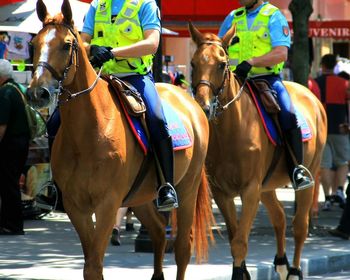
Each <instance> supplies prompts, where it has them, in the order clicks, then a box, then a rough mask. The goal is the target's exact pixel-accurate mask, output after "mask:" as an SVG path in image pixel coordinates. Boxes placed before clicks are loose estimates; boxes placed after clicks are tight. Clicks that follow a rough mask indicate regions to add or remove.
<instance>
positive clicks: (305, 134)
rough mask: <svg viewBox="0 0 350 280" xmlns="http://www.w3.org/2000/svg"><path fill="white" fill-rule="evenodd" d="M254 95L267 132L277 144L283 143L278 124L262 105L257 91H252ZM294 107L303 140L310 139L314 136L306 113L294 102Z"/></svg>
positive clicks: (270, 138) (272, 141) (274, 143)
mask: <svg viewBox="0 0 350 280" xmlns="http://www.w3.org/2000/svg"><path fill="white" fill-rule="evenodd" d="M251 92H252V91H251ZM252 97H253V100H254V103H255V105H256V107H257V109H258V112H259V115H260V118H261V120H262V123H263V126H264V129H265V132H266V134H267V136H268V138H269V140H270V141H271V143H272V144H273V145H275V146H276V145H281V143H282V139H281V136H280V135H279V133H278V130H277V126H276V124H275V123H274V121H273V119H272V117H271V115H270V114H268V113H267V112H266V110H265V107H264V106H263V105H262V102H261V100H260V98H259V97H258V96H257V94H256V93H255V92H254V93H252ZM294 109H295V115H296V117H297V124H298V127H300V129H301V134H302V139H303V142H306V141H309V140H310V139H311V138H312V133H311V129H310V126H309V124H308V123H307V121H306V119H305V117H304V115H303V114H302V113H301V112H300V111H299V109H298V108H297V107H296V106H295V104H294Z"/></svg>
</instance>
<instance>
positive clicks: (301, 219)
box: [287, 188, 313, 280]
mask: <svg viewBox="0 0 350 280" xmlns="http://www.w3.org/2000/svg"><path fill="white" fill-rule="evenodd" d="M312 198H313V188H308V189H305V190H300V191H297V192H295V200H296V204H297V209H296V213H295V216H294V218H293V222H292V224H293V234H294V243H295V246H294V258H293V265H292V268H291V270H290V271H289V273H288V277H287V279H288V280H293V279H302V273H301V268H300V259H301V252H302V250H303V247H304V242H305V240H306V237H307V232H308V227H309V213H310V209H311V206H312Z"/></svg>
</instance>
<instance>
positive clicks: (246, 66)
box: [234, 60, 252, 80]
mask: <svg viewBox="0 0 350 280" xmlns="http://www.w3.org/2000/svg"><path fill="white" fill-rule="evenodd" d="M250 69H252V65H251V64H250V63H249V62H247V61H246V60H243V61H242V62H241V63H240V64H238V65H237V67H236V69H235V71H234V73H235V74H236V75H237V76H238V77H239V78H241V79H243V80H245V79H246V78H247V76H248V73H249V71H250Z"/></svg>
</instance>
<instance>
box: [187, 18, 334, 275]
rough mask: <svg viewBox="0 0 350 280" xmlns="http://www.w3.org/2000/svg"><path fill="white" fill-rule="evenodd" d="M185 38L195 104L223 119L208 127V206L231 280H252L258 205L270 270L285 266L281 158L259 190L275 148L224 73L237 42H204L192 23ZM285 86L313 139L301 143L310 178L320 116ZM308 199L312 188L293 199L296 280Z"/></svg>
mask: <svg viewBox="0 0 350 280" xmlns="http://www.w3.org/2000/svg"><path fill="white" fill-rule="evenodd" d="M189 30H190V33H191V36H192V39H193V41H194V42H195V43H196V45H197V49H196V51H195V53H194V55H193V58H192V62H191V64H192V67H193V69H192V71H193V72H192V85H193V89H194V93H195V99H196V100H197V102H198V103H199V104H200V105H201V106H202V108H203V109H204V110H205V111H207V113H209V114H211V113H215V110H216V109H215V106H213V105H218V106H217V110H220V109H222V112H221V114H220V115H218V116H217V117H215V118H213V119H212V120H211V121H210V122H209V127H210V138H209V147H208V154H207V159H206V166H207V173H208V176H210V177H209V178H210V179H211V180H210V183H211V187H212V193H213V196H214V199H215V201H216V203H217V205H218V207H219V208H220V210H221V212H222V214H223V216H224V219H225V222H226V226H227V230H228V235H229V240H230V244H231V253H232V256H233V258H234V263H233V266H234V268H233V276H232V279H243V275H245V276H246V278H247V279H250V276H249V273H248V271H247V270H246V267H245V258H246V256H247V252H248V238H249V233H250V230H251V227H252V224H253V220H254V217H255V215H256V212H257V209H258V205H259V201H260V200H261V201H262V203H263V204H264V205H265V206H266V208H267V210H268V213H269V216H270V220H271V223H272V225H273V227H274V230H275V236H276V239H277V254H276V261H275V263H277V264H280V263H282V264H286V263H287V260H286V258H285V253H286V252H285V249H286V247H285V231H286V218H285V214H284V211H283V207H282V204H281V203H280V202H279V201H278V200H277V197H276V193H275V189H276V188H277V187H281V186H285V185H287V184H288V183H289V181H290V179H289V177H288V175H287V168H286V164H285V155H284V153H282V155H281V156H280V158H279V160H278V163H277V165H276V167H275V169H274V171H273V173H272V174H271V177H270V179H269V180H268V181H267V182H266V184H263V180H264V177H265V176H266V175H267V173H268V169H269V167H270V165H271V162H272V161H273V154H274V151H275V149H276V148H275V146H274V145H273V144H271V142H270V141H269V139H268V137H267V134H266V133H265V131H264V127H263V124H262V121H261V120H260V117H259V114H258V110H257V108H256V106H255V105H254V103H253V101H252V98H251V96H250V95H249V94H248V93H247V92H246V91H245V89H244V90H243V91H241V90H242V88H241V85H240V83H239V82H238V80H237V79H236V77H235V76H234V74H233V73H232V72H231V71H230V70H229V68H228V56H227V51H226V49H227V46H229V45H230V43H231V40H232V38H233V37H234V35H235V28H234V27H232V28H231V29H230V30H229V31H228V32H227V34H226V35H225V36H224V37H223V39H222V40H221V39H220V38H219V37H218V36H216V35H215V34H211V33H204V34H202V33H201V32H200V31H198V29H196V28H195V27H194V26H193V25H192V24H191V23H190V25H189ZM285 85H286V86H287V89H288V92H289V93H290V95H291V97H292V100H293V102H294V103H295V105H296V106H297V107H298V108H299V109H300V110H301V112H302V114H303V115H304V116H305V118H306V120H307V123H308V124H309V126H310V128H311V131H312V135H313V137H312V139H311V140H309V141H308V142H305V143H304V164H305V166H306V167H308V168H309V170H310V172H311V173H312V175H313V176H315V175H316V173H317V170H318V169H319V165H320V160H321V155H322V150H323V147H324V144H325V141H326V132H327V129H326V127H327V124H326V114H325V112H324V110H323V107H322V105H321V103H320V102H319V101H318V100H317V98H316V97H315V96H314V95H313V94H312V93H311V92H310V91H309V90H308V89H307V88H305V87H303V86H301V85H299V84H296V83H292V82H286V83H285ZM225 105H227V106H226V107H227V108H226V107H225ZM225 108H226V110H224V109H225ZM217 112H218V111H217ZM312 195H313V188H308V189H305V190H300V191H298V192H296V193H295V196H296V202H297V210H296V213H295V217H294V219H293V227H294V232H293V233H294V240H295V251H294V259H293V264H292V268H291V269H290V270H289V275H290V276H292V275H295V274H298V275H301V271H300V270H299V268H300V257H301V252H302V248H303V244H304V241H305V239H306V237H307V231H308V221H309V219H308V217H309V211H310V207H311V203H312ZM235 196H240V198H241V200H242V212H241V216H240V219H239V220H238V219H237V217H236V209H235V205H234V201H233V198H234V197H235ZM286 266H287V265H286ZM286 266H281V267H277V270H283V267H286ZM286 274H287V271H284V273H282V274H281V279H286V278H285V277H286ZM297 277H298V276H297ZM300 277H301V276H300ZM291 278H292V277H290V278H289V279H291Z"/></svg>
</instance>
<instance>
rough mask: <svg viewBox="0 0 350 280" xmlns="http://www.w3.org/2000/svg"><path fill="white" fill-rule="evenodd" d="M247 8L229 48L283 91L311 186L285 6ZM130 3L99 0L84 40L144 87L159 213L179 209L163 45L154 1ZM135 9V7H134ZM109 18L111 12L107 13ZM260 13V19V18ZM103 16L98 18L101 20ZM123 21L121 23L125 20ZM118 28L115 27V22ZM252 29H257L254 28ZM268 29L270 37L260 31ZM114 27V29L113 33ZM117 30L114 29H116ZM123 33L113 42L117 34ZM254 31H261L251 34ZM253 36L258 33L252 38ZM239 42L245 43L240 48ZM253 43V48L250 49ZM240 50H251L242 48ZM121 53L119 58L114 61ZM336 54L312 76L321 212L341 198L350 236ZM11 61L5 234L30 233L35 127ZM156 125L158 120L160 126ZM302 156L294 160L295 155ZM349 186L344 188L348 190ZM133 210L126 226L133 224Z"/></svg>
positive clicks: (6, 93) (236, 16) (2, 105)
mask: <svg viewBox="0 0 350 280" xmlns="http://www.w3.org/2000/svg"><path fill="white" fill-rule="evenodd" d="M239 2H240V3H241V5H242V8H240V9H238V10H234V11H232V12H231V13H230V14H229V15H228V16H227V17H226V19H225V20H224V22H223V24H222V25H221V27H220V30H219V34H218V35H219V36H220V37H223V36H224V35H225V34H226V32H227V31H228V30H229V29H230V28H231V26H232V24H237V36H238V37H240V39H239V40H238V42H239V45H238V44H237V45H235V44H234V45H231V46H229V49H228V53H229V58H230V62H231V70H232V71H234V72H235V73H236V75H237V76H239V77H240V78H241V79H246V78H247V77H249V76H253V75H256V74H258V75H264V77H265V78H266V80H268V81H269V83H270V84H271V86H272V87H273V88H274V89H275V90H276V92H277V99H278V103H279V105H280V106H281V107H282V111H281V115H280V122H281V125H282V130H283V133H284V134H285V139H286V141H287V142H288V143H289V145H290V146H291V150H290V153H291V154H290V155H289V157H288V159H287V160H288V161H287V164H288V167H289V175H290V178H291V181H292V182H293V187H294V189H295V190H296V191H298V190H300V189H304V188H308V187H311V186H312V185H313V183H312V179H311V178H309V176H308V174H309V173H308V171H307V169H306V167H305V166H303V156H302V155H303V149H302V145H301V143H302V142H301V131H300V128H299V127H298V124H297V119H296V116H295V114H294V110H293V106H292V103H291V100H290V97H289V95H288V92H287V90H286V88H285V87H284V86H283V83H282V80H281V75H280V73H281V70H282V69H283V64H284V62H285V61H286V60H287V57H288V49H289V48H290V44H291V37H290V31H289V27H288V23H287V21H286V19H285V17H284V16H283V14H282V13H281V12H280V10H279V9H278V8H277V7H275V6H273V5H271V4H269V3H268V2H264V1H262V0H256V1H253V0H240V1H239ZM124 5H126V4H124V1H118V0H113V1H112V4H111V6H110V7H108V9H110V11H108V12H107V13H106V11H105V10H104V8H105V7H102V6H101V1H99V0H94V1H92V3H91V6H90V9H89V11H88V13H87V15H86V17H85V22H84V26H83V29H82V33H81V36H82V39H83V41H84V43H85V45H86V49H87V51H88V53H89V54H90V56H91V57H92V58H93V59H92V61H93V62H94V66H96V67H101V66H102V65H103V69H104V71H105V72H106V73H108V74H112V75H116V76H118V77H119V78H121V79H123V80H125V81H128V82H130V83H131V84H133V85H134V86H135V87H136V88H137V89H138V91H139V92H140V93H141V95H142V97H143V99H144V101H145V104H146V107H147V109H148V113H147V115H146V120H147V123H148V124H149V128H150V133H151V138H152V140H153V142H154V149H155V154H156V156H157V158H158V160H159V162H160V165H159V167H160V168H159V170H158V172H160V173H162V175H163V177H164V179H165V182H162V184H160V186H159V187H158V188H157V192H158V200H157V206H158V207H159V209H160V211H170V210H171V209H173V208H176V207H178V203H179V202H178V201H177V196H176V191H175V188H174V181H173V150H172V142H171V137H170V135H169V131H168V127H167V123H166V119H165V117H164V113H163V109H162V106H161V103H160V98H159V96H158V93H157V90H156V88H155V85H154V80H153V76H152V72H151V68H152V58H153V54H154V53H155V51H156V50H157V48H158V46H159V40H160V28H161V25H160V17H159V9H158V7H157V5H156V2H155V1H154V0H145V1H143V2H142V4H141V5H140V6H128V7H126V6H124ZM127 8H128V9H132V11H131V12H132V14H133V20H132V28H131V29H132V31H133V34H132V36H130V34H129V33H130V32H129V31H130V30H129V29H128V30H122V29H121V28H120V26H119V25H118V24H115V22H116V21H117V20H119V17H117V15H120V16H121V17H123V16H125V18H128V16H127V15H124V13H126V12H127V11H128V9H127ZM128 12H130V11H128ZM106 17H110V18H106ZM256 18H259V19H260V20H259V21H255V19H256ZM96 19H98V20H96ZM122 22H123V21H121V23H122ZM111 26H112V27H111ZM253 30H254V31H253ZM260 30H263V33H264V34H267V35H266V36H260V35H259V34H260V33H259V32H260ZM107 31H108V32H107ZM111 31H112V32H111ZM115 32H121V33H123V32H124V33H125V34H124V33H123V34H124V35H125V36H124V37H120V38H121V39H118V40H117V41H116V40H115V38H114V37H115V36H114V33H115ZM247 32H250V33H252V32H255V33H256V35H257V36H255V37H254V36H246V34H247ZM254 38H255V39H254ZM238 46H239V47H238ZM252 46H254V48H253V49H252ZM240 48H242V49H243V50H246V51H245V52H242V51H240ZM116 58H118V59H116ZM336 64H337V57H336V56H335V55H333V54H326V55H324V56H323V57H322V59H321V63H320V67H321V69H322V72H321V75H320V76H318V77H315V78H314V79H312V78H311V77H310V80H309V88H310V89H311V90H312V91H313V92H314V93H315V95H316V96H317V97H318V98H319V99H320V101H321V102H322V103H323V105H324V107H325V109H326V112H327V117H328V135H327V143H326V147H325V150H324V153H323V158H322V164H321V172H320V180H321V184H322V187H323V191H324V193H325V203H324V205H323V208H322V209H323V210H325V211H329V210H331V207H332V205H333V204H335V203H338V204H339V206H340V207H342V208H343V209H344V212H343V215H342V218H341V220H340V224H339V226H338V227H337V228H336V229H333V230H331V231H330V233H331V234H332V235H335V236H339V237H341V238H346V239H349V238H350V225H349V224H350V219H349V216H350V212H349V211H350V204H349V203H350V198H349V195H347V197H345V191H344V187H345V185H346V182H347V175H348V173H349V160H350V144H349V121H350V120H349V101H348V100H349V98H350V93H349V74H347V73H346V72H344V73H343V72H342V73H339V74H338V75H336V74H335V73H334V69H335V66H336ZM167 75H168V76H169V79H170V82H171V83H173V84H176V85H178V86H181V87H184V88H186V87H187V82H186V80H185V77H184V75H183V74H182V73H175V74H172V73H167ZM13 78H14V77H13V70H12V65H11V64H10V63H9V62H8V61H7V60H5V59H1V60H0V86H1V87H0V182H1V187H0V198H1V213H0V234H24V230H23V217H22V214H21V195H20V190H19V185H18V184H19V179H20V176H21V172H22V170H23V167H24V165H25V161H26V157H27V155H28V147H29V128H28V123H27V121H26V117H25V112H24V104H23V100H22V99H21V96H20V93H19V92H18V85H17V84H16V81H15V80H14V79H13ZM59 123H60V120H59V111H58V110H56V111H55V113H54V114H53V115H52V117H51V119H50V121H49V123H48V124H49V126H48V134H49V140H50V146H51V145H52V141H53V140H54V137H55V134H56V132H57V130H58V127H59ZM152 123H157V124H159V125H158V126H156V128H155V126H154V125H152ZM291 159H296V162H295V161H293V160H291ZM349 192H350V190H348V189H347V190H346V193H347V194H348V193H349ZM127 211H128V210H127V208H121V209H119V211H118V214H117V217H116V223H115V227H114V229H113V232H112V238H111V243H112V244H113V245H120V243H121V242H120V230H121V221H122V220H123V217H124V216H125V215H126V213H127ZM130 224H131V222H130V211H129V212H128V220H127V224H126V229H127V230H131V226H130Z"/></svg>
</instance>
